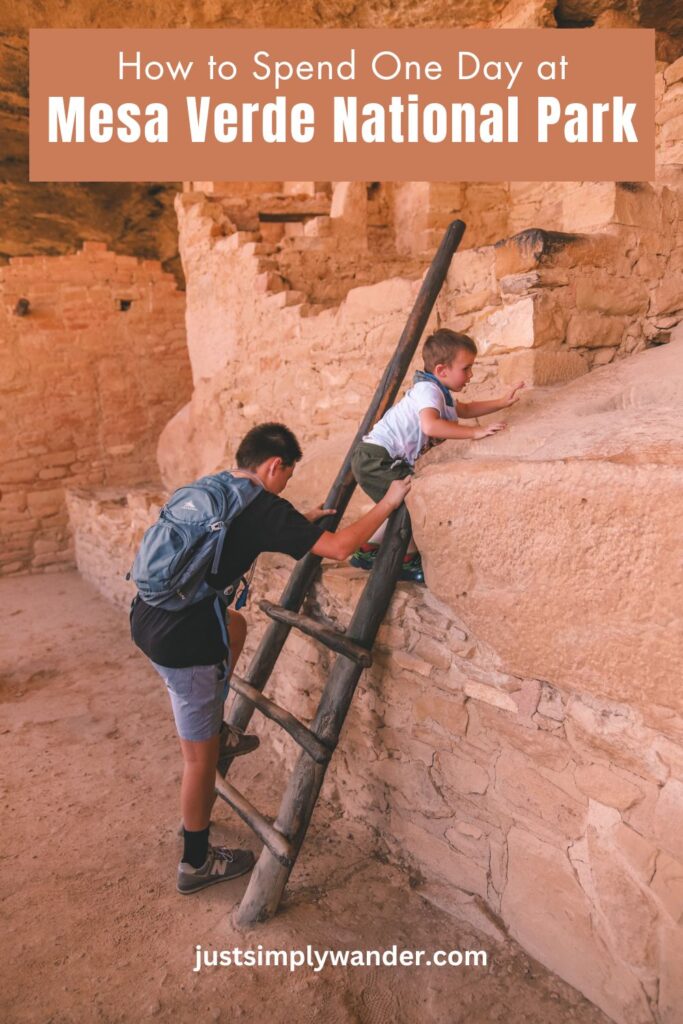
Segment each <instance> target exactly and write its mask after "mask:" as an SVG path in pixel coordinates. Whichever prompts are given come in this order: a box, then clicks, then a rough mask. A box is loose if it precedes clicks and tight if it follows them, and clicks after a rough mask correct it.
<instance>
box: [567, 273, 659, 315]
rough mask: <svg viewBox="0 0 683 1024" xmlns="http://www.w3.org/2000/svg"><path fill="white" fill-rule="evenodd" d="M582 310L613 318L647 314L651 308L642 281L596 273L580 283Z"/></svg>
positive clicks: (577, 287) (577, 289) (577, 283)
mask: <svg viewBox="0 0 683 1024" xmlns="http://www.w3.org/2000/svg"><path fill="white" fill-rule="evenodd" d="M575 287H576V305H577V308H578V309H589V310H595V311H596V312H600V313H606V314H611V315H619V314H630V315H633V314H635V313H644V312H645V311H646V310H647V306H648V294H647V290H646V288H645V286H644V284H643V282H642V281H641V280H639V278H638V277H635V276H634V277H627V278H619V277H614V276H613V275H611V274H608V273H606V272H605V271H598V272H593V273H592V274H591V275H590V276H582V277H579V278H578V279H577V280H576V285H575Z"/></svg>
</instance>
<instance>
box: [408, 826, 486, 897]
mask: <svg viewBox="0 0 683 1024" xmlns="http://www.w3.org/2000/svg"><path fill="white" fill-rule="evenodd" d="M391 834H392V836H393V837H395V840H396V841H398V843H400V844H401V848H402V850H403V851H404V852H405V854H407V855H408V856H409V857H410V858H411V859H412V860H413V861H414V863H416V864H417V865H418V867H419V868H420V870H421V872H422V873H423V874H424V875H425V876H426V877H427V881H432V880H442V881H446V882H447V883H449V885H451V886H453V887H455V888H457V889H464V890H465V892H470V893H476V894H477V895H478V896H481V897H482V899H484V900H485V899H486V893H487V881H488V878H487V873H486V871H485V870H484V869H483V868H482V867H480V866H479V865H477V864H474V863H473V862H472V861H471V860H470V858H468V857H465V856H463V855H462V854H460V853H457V852H456V851H455V850H453V849H451V847H450V846H449V845H448V843H447V842H445V841H444V840H442V839H439V838H437V837H436V836H434V835H432V834H431V833H429V832H425V831H424V829H421V828H418V826H416V825H415V824H413V823H412V822H411V821H410V820H407V819H405V818H403V817H400V816H399V815H398V814H392V815H391Z"/></svg>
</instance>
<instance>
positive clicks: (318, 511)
mask: <svg viewBox="0 0 683 1024" xmlns="http://www.w3.org/2000/svg"><path fill="white" fill-rule="evenodd" d="M336 511H337V510H336V508H323V506H322V504H320V505H318V506H317V507H316V508H312V509H311V510H310V512H304V518H305V519H308V521H309V523H317V522H318V520H319V519H322V518H323V516H331V515H333V514H334V513H335V512H336Z"/></svg>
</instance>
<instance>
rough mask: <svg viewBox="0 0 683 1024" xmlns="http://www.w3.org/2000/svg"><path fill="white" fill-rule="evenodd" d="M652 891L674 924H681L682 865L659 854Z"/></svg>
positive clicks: (682, 920)
mask: <svg viewBox="0 0 683 1024" xmlns="http://www.w3.org/2000/svg"><path fill="white" fill-rule="evenodd" d="M652 891H653V893H654V894H655V896H656V897H657V898H658V899H659V901H660V903H661V904H662V906H663V907H664V909H665V910H666V912H667V914H669V916H670V917H672V918H673V920H674V921H675V922H676V924H683V864H682V863H681V862H680V861H678V860H674V858H673V857H670V856H669V855H668V854H667V853H660V854H659V856H658V857H657V870H656V872H655V876H654V878H653V879H652Z"/></svg>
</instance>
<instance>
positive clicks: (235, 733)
mask: <svg viewBox="0 0 683 1024" xmlns="http://www.w3.org/2000/svg"><path fill="white" fill-rule="evenodd" d="M260 742H261V741H260V739H259V738H258V736H254V735H247V733H245V732H242V730H241V729H238V728H237V727H236V726H234V725H228V723H227V722H223V724H222V725H221V744H220V747H219V749H218V771H219V773H220V774H221V775H222V776H223V777H225V773H226V772H227V770H228V765H229V764H230V762H231V761H232V759H233V757H241V756H242V754H251V752H252V750H256V748H257V747H258V745H259V743H260Z"/></svg>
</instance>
